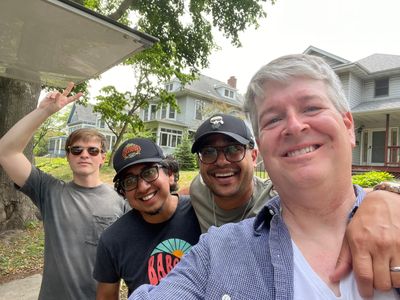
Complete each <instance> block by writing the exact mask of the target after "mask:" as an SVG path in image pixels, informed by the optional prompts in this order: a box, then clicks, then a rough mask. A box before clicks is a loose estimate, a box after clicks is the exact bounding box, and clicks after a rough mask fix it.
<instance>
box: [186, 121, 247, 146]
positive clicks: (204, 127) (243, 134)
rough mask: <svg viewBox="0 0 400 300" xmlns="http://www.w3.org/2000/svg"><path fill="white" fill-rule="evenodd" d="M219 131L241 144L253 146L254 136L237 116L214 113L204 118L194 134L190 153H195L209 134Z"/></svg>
mask: <svg viewBox="0 0 400 300" xmlns="http://www.w3.org/2000/svg"><path fill="white" fill-rule="evenodd" d="M215 133H219V134H224V135H227V136H229V137H231V138H233V139H234V140H236V141H238V142H239V143H240V144H242V145H247V144H250V145H252V146H254V137H253V134H252V133H251V131H250V129H249V127H248V126H247V125H246V123H245V122H244V121H243V120H242V119H239V118H237V117H234V116H231V115H226V114H216V115H213V116H212V117H210V118H209V119H207V120H205V121H204V122H203V124H201V125H200V127H199V128H198V129H197V131H196V133H195V135H194V143H193V145H192V153H196V152H197V151H198V150H199V148H200V147H201V146H202V145H203V142H204V140H205V138H206V137H207V136H209V135H212V134H215Z"/></svg>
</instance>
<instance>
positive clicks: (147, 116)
mask: <svg viewBox="0 0 400 300" xmlns="http://www.w3.org/2000/svg"><path fill="white" fill-rule="evenodd" d="M156 113H157V105H156V104H150V106H149V107H148V108H147V109H145V110H144V111H143V121H150V120H154V119H155V118H156Z"/></svg>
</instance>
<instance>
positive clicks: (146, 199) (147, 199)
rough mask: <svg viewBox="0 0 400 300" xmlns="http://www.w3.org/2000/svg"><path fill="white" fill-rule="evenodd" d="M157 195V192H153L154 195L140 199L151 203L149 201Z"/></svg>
mask: <svg viewBox="0 0 400 300" xmlns="http://www.w3.org/2000/svg"><path fill="white" fill-rule="evenodd" d="M155 195H156V192H153V193H151V194H148V195H146V196H144V197H141V198H139V199H140V200H142V201H149V200H150V199H151V198H153V197H154V196H155Z"/></svg>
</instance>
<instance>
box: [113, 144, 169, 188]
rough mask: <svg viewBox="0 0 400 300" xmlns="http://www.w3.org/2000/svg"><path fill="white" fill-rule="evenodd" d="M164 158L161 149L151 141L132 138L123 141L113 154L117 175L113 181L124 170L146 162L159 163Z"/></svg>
mask: <svg viewBox="0 0 400 300" xmlns="http://www.w3.org/2000/svg"><path fill="white" fill-rule="evenodd" d="M164 158H165V156H164V153H163V151H162V149H161V148H160V147H159V146H158V145H157V144H156V143H154V142H153V141H151V140H149V139H143V138H134V139H129V140H127V141H125V142H124V143H123V144H122V145H121V146H120V147H119V148H118V150H117V151H116V152H115V155H114V160H113V163H114V169H115V172H117V174H116V175H115V177H114V179H113V181H114V182H115V181H116V180H117V178H118V177H119V176H120V175H121V172H122V171H124V170H125V169H126V168H128V167H130V166H133V165H136V164H140V163H147V162H160V161H162V160H163V159H164Z"/></svg>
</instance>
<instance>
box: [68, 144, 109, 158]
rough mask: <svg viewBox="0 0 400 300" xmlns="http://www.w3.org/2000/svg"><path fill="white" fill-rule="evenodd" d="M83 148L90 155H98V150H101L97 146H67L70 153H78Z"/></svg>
mask: <svg viewBox="0 0 400 300" xmlns="http://www.w3.org/2000/svg"><path fill="white" fill-rule="evenodd" d="M85 149H86V151H87V152H88V153H89V155H91V156H97V155H99V153H100V152H101V153H102V152H103V151H102V150H100V149H99V148H97V147H81V146H72V147H71V146H69V147H68V152H69V153H71V154H72V155H80V154H81V153H82V152H83V150H85Z"/></svg>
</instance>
